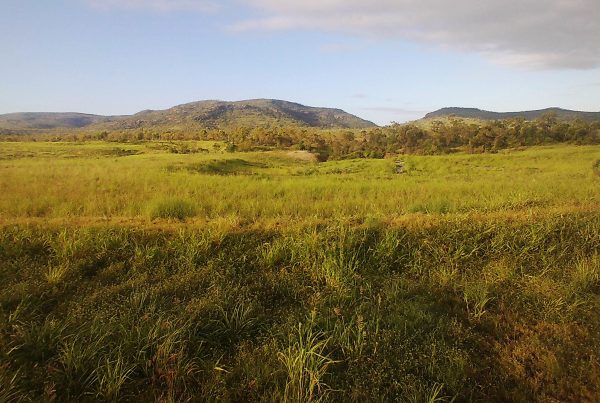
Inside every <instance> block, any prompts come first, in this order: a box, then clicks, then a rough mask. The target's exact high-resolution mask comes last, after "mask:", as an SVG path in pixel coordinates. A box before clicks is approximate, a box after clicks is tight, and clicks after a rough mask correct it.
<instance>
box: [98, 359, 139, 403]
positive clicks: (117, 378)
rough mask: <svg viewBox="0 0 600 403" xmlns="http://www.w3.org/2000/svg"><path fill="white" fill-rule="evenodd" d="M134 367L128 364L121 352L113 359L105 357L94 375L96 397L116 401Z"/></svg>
mask: <svg viewBox="0 0 600 403" xmlns="http://www.w3.org/2000/svg"><path fill="white" fill-rule="evenodd" d="M134 369H135V367H133V366H130V365H128V364H127V363H126V362H125V360H124V359H123V357H122V356H121V354H118V356H117V357H116V358H114V359H112V360H111V359H110V358H108V357H107V358H106V359H105V360H104V362H103V363H101V364H100V365H99V366H98V369H97V373H96V377H97V384H98V392H97V395H96V396H97V397H99V398H102V399H104V400H106V401H109V402H116V401H117V400H118V399H119V396H120V395H121V390H122V388H123V385H124V384H125V382H126V381H127V380H128V379H129V376H130V375H131V373H132V372H133V370H134Z"/></svg>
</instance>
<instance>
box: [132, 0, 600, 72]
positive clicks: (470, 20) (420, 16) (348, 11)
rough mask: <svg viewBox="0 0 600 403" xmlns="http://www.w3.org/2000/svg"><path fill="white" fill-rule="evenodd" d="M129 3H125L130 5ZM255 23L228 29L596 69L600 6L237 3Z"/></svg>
mask: <svg viewBox="0 0 600 403" xmlns="http://www.w3.org/2000/svg"><path fill="white" fill-rule="evenodd" d="M130 1H131V0H130ZM242 1H244V3H245V4H247V5H249V6H250V7H252V8H254V9H255V10H257V11H258V12H259V14H260V17H258V18H254V19H248V20H243V21H240V22H238V23H236V24H234V25H233V26H232V28H233V29H234V30H237V31H246V30H274V31H277V30H318V31H333V32H343V33H349V34H353V35H360V36H369V37H375V38H388V39H394V38H401V39H404V40H410V41H415V42H419V43H426V44H431V45H434V46H438V47H441V48H448V49H455V50H460V51H464V52H475V53H478V54H481V55H483V56H484V57H486V58H487V59H489V60H491V61H493V62H495V63H499V64H506V65H511V66H518V67H523V68H529V69H564V68H569V69H590V68H595V67H598V66H600V23H599V21H600V5H599V4H598V0H454V1H448V0H303V1H298V0H242Z"/></svg>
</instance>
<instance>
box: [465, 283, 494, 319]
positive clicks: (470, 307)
mask: <svg viewBox="0 0 600 403" xmlns="http://www.w3.org/2000/svg"><path fill="white" fill-rule="evenodd" d="M463 299H464V301H465V304H466V305H467V312H468V313H469V316H470V317H472V318H473V319H476V320H478V319H481V317H482V316H483V315H484V314H485V313H486V312H487V311H486V307H487V305H488V303H489V302H490V301H491V300H492V297H490V295H489V290H488V287H487V285H486V284H484V283H479V282H476V283H468V284H466V285H465V287H464V290H463Z"/></svg>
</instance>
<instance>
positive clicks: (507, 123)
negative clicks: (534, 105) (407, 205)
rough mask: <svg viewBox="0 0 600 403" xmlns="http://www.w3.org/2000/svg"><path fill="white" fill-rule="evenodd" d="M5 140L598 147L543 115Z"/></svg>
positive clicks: (576, 127)
mask: <svg viewBox="0 0 600 403" xmlns="http://www.w3.org/2000/svg"><path fill="white" fill-rule="evenodd" d="M3 137H4V139H7V140H24V139H30V140H31V139H33V140H51V141H52V140H58V141H65V140H74V141H86V140H104V141H116V142H137V141H156V140H162V141H173V140H216V141H224V142H226V143H227V147H226V149H227V150H229V151H234V150H239V151H253V150H264V149H297V150H307V151H309V152H312V153H315V154H317V155H318V156H319V159H321V160H327V159H349V158H383V157H384V156H385V155H387V154H447V153H453V152H457V151H464V152H469V153H485V152H497V151H499V150H502V149H507V148H517V147H526V146H534V145H545V144H557V143H572V144H600V122H587V121H584V120H578V119H575V120H568V121H565V120H559V119H558V117H557V115H556V114H554V113H547V114H545V115H543V116H541V117H540V118H538V119H536V120H529V121H528V120H524V119H522V118H515V119H505V120H495V121H487V122H482V121H472V120H465V119H461V118H456V117H449V118H446V119H439V120H433V121H430V122H424V123H420V124H415V123H406V124H399V123H392V124H390V125H388V126H385V127H376V128H372V129H362V130H349V129H347V130H344V129H329V130H324V129H318V128H309V127H298V126H281V127H271V128H268V127H253V128H251V127H238V128H235V129H230V130H220V129H198V128H188V129H186V128H178V129H172V128H140V129H130V130H118V131H106V130H102V131H85V130H84V131H71V132H68V133H64V132H58V131H56V132H49V133H48V132H46V133H43V134H39V133H33V134H31V133H30V134H28V135H23V134H21V135H16V134H13V135H10V134H8V135H4V136H3Z"/></svg>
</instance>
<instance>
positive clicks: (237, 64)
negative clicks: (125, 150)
mask: <svg viewBox="0 0 600 403" xmlns="http://www.w3.org/2000/svg"><path fill="white" fill-rule="evenodd" d="M598 1H599V0H453V1H448V0H297V1H293V0H221V1H216V0H214V1H213V0H43V1H42V0H0V113H10V112H24V111H29V112H40V111H44V112H50V111H51V112H67V111H68V112H85V113H94V114H105V115H113V114H115V115H120V114H131V113H135V112H138V111H140V110H144V109H165V108H169V107H171V106H174V105H178V104H182V103H186V102H191V101H197V100H204V99H219V100H226V101H234V100H243V99H253V98H274V99H284V100H288V101H293V102H299V103H302V104H305V105H310V106H324V107H336V108H341V109H344V110H346V111H348V112H350V113H353V114H356V115H358V116H360V117H363V118H366V119H369V120H372V121H374V122H376V123H378V124H388V123H389V122H392V121H396V122H404V121H410V120H414V119H418V118H421V117H422V116H423V115H424V114H425V113H427V112H430V111H433V110H436V109H438V108H441V107H447V106H462V107H478V108H482V109H486V110H493V111H515V110H529V109H541V108H546V107H551V106H558V107H563V108H568V109H575V110H586V111H600V23H598V21H600V3H598Z"/></svg>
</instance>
